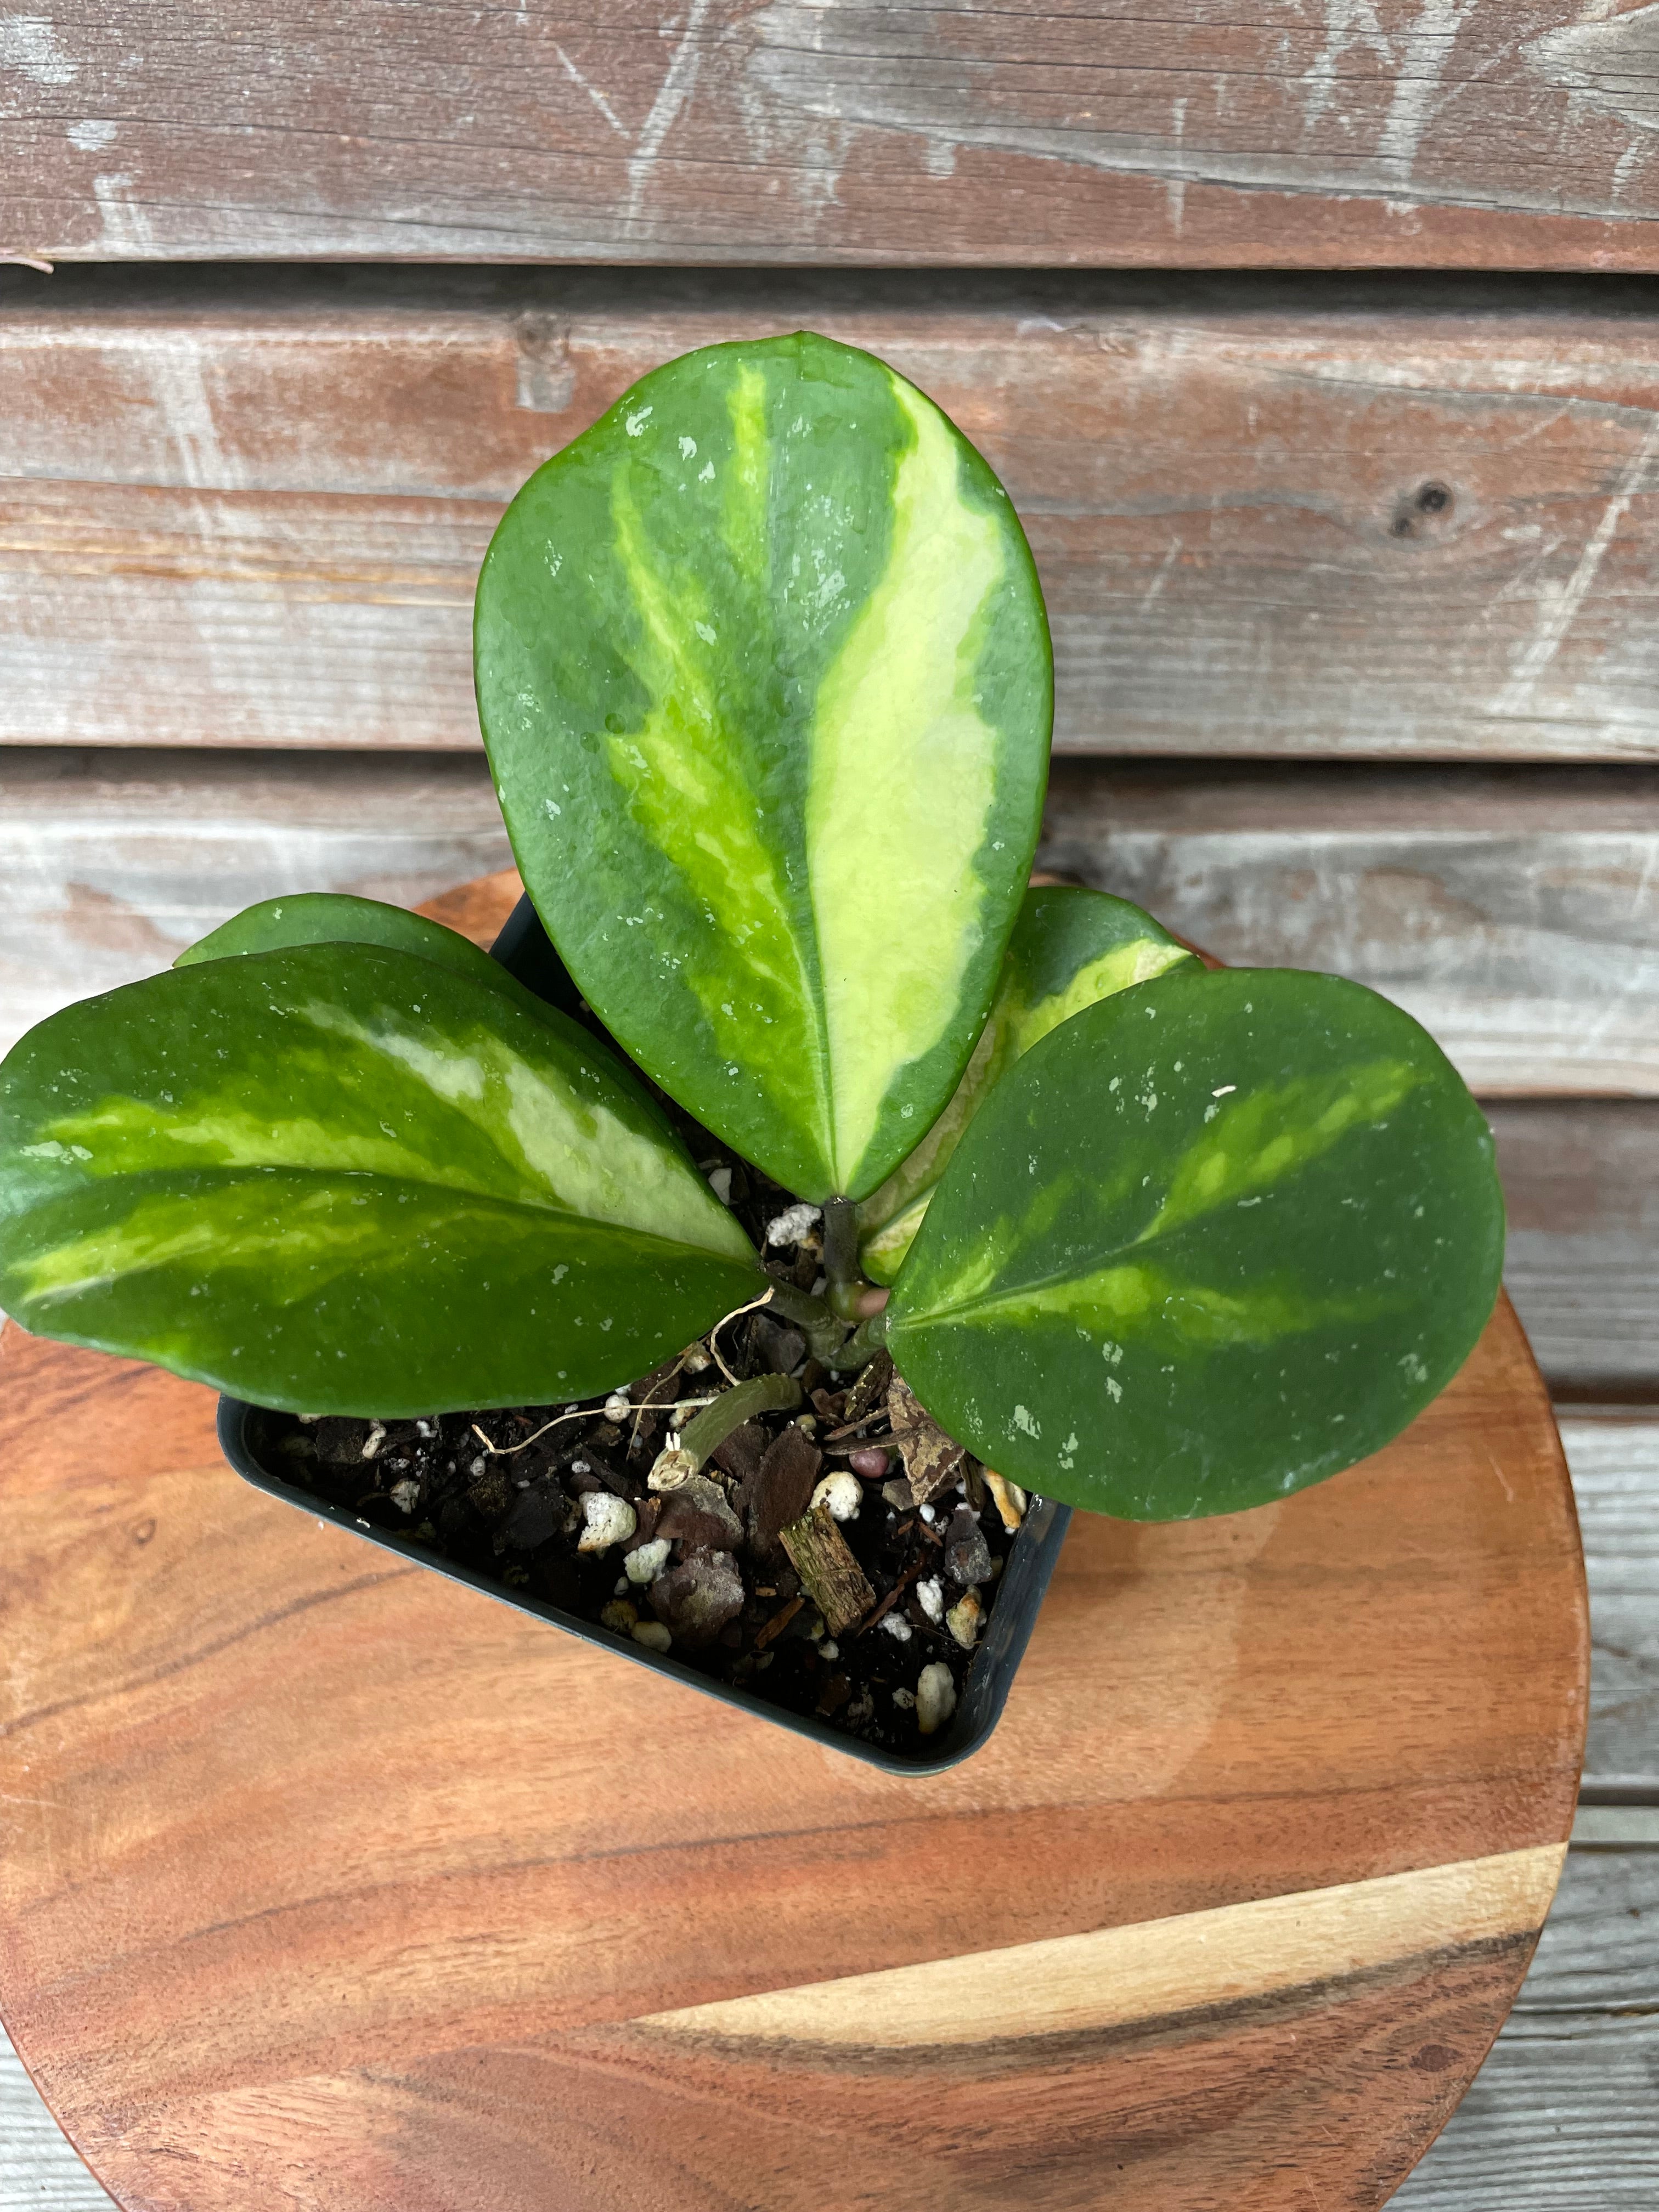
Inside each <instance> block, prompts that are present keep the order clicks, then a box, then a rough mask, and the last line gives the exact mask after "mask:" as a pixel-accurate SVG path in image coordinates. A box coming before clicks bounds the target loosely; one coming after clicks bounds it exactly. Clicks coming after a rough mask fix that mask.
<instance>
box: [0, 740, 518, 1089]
mask: <svg viewBox="0 0 1659 2212" xmlns="http://www.w3.org/2000/svg"><path fill="white" fill-rule="evenodd" d="M511 859H512V854H511V851H510V848H509V847H508V845H507V832H506V830H505V829H504V828H503V827H502V824H501V810H500V808H499V807H498V806H497V805H496V803H495V793H494V792H493V790H492V789H491V788H490V783H489V775H488V773H487V771H486V769H485V768H484V763H483V757H482V756H481V755H479V756H476V757H473V756H467V755H453V756H444V755H436V756H433V755H426V756H420V755H412V754H410V755H392V756H389V757H384V758H378V759H374V760H370V761H368V762H365V761H363V760H362V759H361V758H354V757H350V756H345V755H334V756H331V755H312V756H305V755H297V754H278V755H275V756H271V755H264V756H258V755H240V756H233V757H229V758H225V757H218V756H216V755H214V754H211V753H207V752H197V753H191V752H182V751H181V752H173V753H119V754H114V755H111V754H106V753H98V752H91V753H88V752H65V751H59V750H52V749H41V750H36V749H34V748H33V747H31V748H28V749H27V750H21V749H20V750H10V751H8V750H4V749H0V1049H4V1048H6V1047H7V1046H9V1045H10V1044H11V1043H12V1042H14V1041H15V1038H16V1037H18V1036H21V1034H22V1032H23V1030H26V1029H28V1028H30V1027H32V1026H33V1024H34V1023H35V1022H37V1021H40V1020H43V1019H44V1018H45V1017H46V1015H47V1014H49V1013H52V1012H55V1011H56V1009H57V1008H58V1006H65V1005H67V1004H68V1003H69V1002H70V1000H72V999H79V998H87V997H89V996H91V995H92V994H93V993H94V992H96V991H105V990H110V989H112V988H113V987H115V986H116V985H117V984H118V983H125V982H131V981H135V980H136V979H137V977H138V976H140V975H154V974H155V973H156V972H157V971H158V970H159V969H163V968H165V967H167V966H168V965H169V964H170V963H171V962H172V961H173V959H174V958H175V957H176V956H177V955H178V954H179V952H181V951H183V950H184V948H185V945H191V944H193V943H194V942H195V941H196V939H197V938H198V937H204V936H205V935H206V933H207V932H208V931H209V930H210V929H213V928H216V927H217V926H218V924H219V923H220V922H221V921H225V920H226V919H227V918H228V916H229V915H232V914H234V913H236V912H237V911H239V909H240V908H242V907H244V906H249V905H252V903H253V902H255V901H256V900H258V899H262V898H275V897H276V896H279V895H280V894H282V893H283V892H285V891H300V890H350V891H356V892H358V893H360V894H361V895H362V896H365V897H368V898H383V899H386V900H389V901H391V902H392V903H394V904H397V905H402V906H413V905H416V904H417V903H418V902H420V901H422V899H427V898H430V897H432V896H435V894H437V893H439V892H442V891H447V890H450V889H451V888H452V887H453V886H454V885H455V884H459V883H463V882H465V881H466V880H467V879H469V878H472V877H475V876H477V875H480V874H482V873H484V872H488V871H491V870H494V869H497V868H501V867H503V866H507V865H508V864H509V863H510V861H511Z"/></svg>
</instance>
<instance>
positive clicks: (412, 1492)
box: [392, 1474, 421, 1513]
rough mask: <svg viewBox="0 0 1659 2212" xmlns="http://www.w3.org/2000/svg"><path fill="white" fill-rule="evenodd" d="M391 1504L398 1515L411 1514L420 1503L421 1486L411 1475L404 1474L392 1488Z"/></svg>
mask: <svg viewBox="0 0 1659 2212" xmlns="http://www.w3.org/2000/svg"><path fill="white" fill-rule="evenodd" d="M420 1502H421V1486H420V1484H419V1483H418V1482H416V1480H415V1478H414V1477H413V1475H409V1474H406V1475H405V1476H404V1479H403V1480H402V1481H401V1482H394V1483H393V1484H392V1504H394V1505H395V1506H396V1507H397V1509H398V1511H399V1513H412V1512H413V1511H414V1510H415V1508H416V1506H417V1505H418V1504H420Z"/></svg>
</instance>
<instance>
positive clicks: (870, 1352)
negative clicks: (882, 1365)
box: [823, 1308, 887, 1375]
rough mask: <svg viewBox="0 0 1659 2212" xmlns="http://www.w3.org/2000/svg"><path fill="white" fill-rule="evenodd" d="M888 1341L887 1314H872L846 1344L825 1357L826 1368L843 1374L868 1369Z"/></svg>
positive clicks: (862, 1322)
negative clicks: (860, 1368) (862, 1368)
mask: <svg viewBox="0 0 1659 2212" xmlns="http://www.w3.org/2000/svg"><path fill="white" fill-rule="evenodd" d="M886 1341H887V1312H886V1309H885V1308H883V1310H881V1312H879V1313H872V1314H870V1315H868V1316H866V1318H865V1319H864V1320H863V1321H861V1322H860V1323H859V1325H858V1327H857V1328H855V1329H854V1331H853V1334H851V1336H849V1337H848V1340H847V1341H846V1343H845V1344H843V1345H842V1346H839V1347H838V1348H837V1349H836V1351H834V1352H828V1353H826V1354H825V1355H824V1356H823V1364H824V1365H825V1366H826V1367H833V1368H835V1369H836V1370H838V1371H839V1372H840V1373H842V1374H843V1375H844V1374H847V1373H848V1372H849V1371H850V1370H853V1369H854V1368H859V1367H867V1366H868V1365H869V1364H870V1362H871V1361H872V1359H873V1358H875V1356H876V1354H877V1353H878V1352H879V1351H880V1350H881V1348H882V1346H884V1344H885V1343H886Z"/></svg>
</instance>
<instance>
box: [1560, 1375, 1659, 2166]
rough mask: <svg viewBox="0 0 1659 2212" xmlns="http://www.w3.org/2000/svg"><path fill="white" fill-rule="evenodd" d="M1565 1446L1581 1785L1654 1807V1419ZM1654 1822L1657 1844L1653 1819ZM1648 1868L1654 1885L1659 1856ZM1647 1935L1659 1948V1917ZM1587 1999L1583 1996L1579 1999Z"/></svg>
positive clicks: (1657, 1500)
mask: <svg viewBox="0 0 1659 2212" xmlns="http://www.w3.org/2000/svg"><path fill="white" fill-rule="evenodd" d="M1561 1442H1562V1443H1563V1445H1564V1447H1565V1450H1566V1454H1567V1462H1568V1464H1569V1466H1570V1467H1571V1469H1572V1486H1573V1494H1574V1496H1575V1497H1576V1498H1577V1501H1578V1525H1579V1528H1580V1530H1581V1531H1582V1533H1583V1543H1584V1564H1585V1571H1586V1573H1587V1575H1588V1577H1589V1592H1590V1636H1591V1638H1592V1641H1593V1644H1594V1647H1595V1657H1594V1661H1593V1662H1592V1666H1591V1672H1590V1718H1589V1741H1588V1745H1587V1747H1586V1750H1585V1753H1584V1780H1585V1783H1586V1785H1587V1786H1588V1787H1589V1788H1590V1789H1591V1790H1593V1791H1595V1792H1596V1793H1599V1794H1601V1795H1602V1796H1619V1797H1620V1798H1628V1799H1631V1800H1632V1801H1636V1800H1640V1801H1643V1802H1646V1803H1648V1804H1650V1805H1655V1806H1659V1420H1655V1419H1646V1420H1639V1419H1626V1420H1586V1419H1569V1418H1565V1417H1564V1419H1562V1423H1561ZM1653 1819H1654V1841H1655V1843H1656V1844H1659V1814H1655V1815H1654V1816H1653ZM1654 1871H1655V1876H1656V1879H1659V1857H1656V1861H1655V1869H1654ZM1624 1932H1625V1934H1626V1936H1630V1935H1632V1934H1633V1933H1634V1931H1633V1930H1632V1929H1626V1930H1625V1931H1624ZM1651 1933H1652V1936H1653V1941H1654V1942H1656V1943H1659V1917H1656V1924H1655V1928H1654V1929H1653V1930H1652V1931H1651ZM1614 1948H1615V1949H1616V1948H1617V1945H1616V1943H1615V1945H1614ZM1557 1954H1558V1956H1559V1963H1560V1964H1561V1965H1562V1966H1563V1967H1564V1968H1565V1966H1567V1965H1568V1964H1570V1963H1571V1959H1572V1957H1573V1955H1574V1954H1573V1953H1572V1951H1571V1947H1569V1946H1568V1945H1567V1944H1566V1943H1565V1940H1564V1941H1563V1942H1562V1943H1561V1944H1559V1945H1558V1946H1557ZM1604 1963H1605V1962H1601V1961H1598V1962H1597V1963H1595V1968H1594V1970H1595V1972H1601V1971H1602V1968H1603V1965H1604ZM1586 1964H1587V1971H1589V1962H1588V1961H1587V1962H1586ZM1586 1986H1588V1985H1586ZM1585 2001H1586V1999H1585V1996H1584V1992H1583V1990H1581V1991H1580V1992H1579V1996H1578V1998H1577V2000H1575V2002H1585ZM1563 2002H1565V2000H1563ZM1608 2002H1612V1999H1611V1997H1609V1999H1608ZM1656 2140H1659V2138H1656Z"/></svg>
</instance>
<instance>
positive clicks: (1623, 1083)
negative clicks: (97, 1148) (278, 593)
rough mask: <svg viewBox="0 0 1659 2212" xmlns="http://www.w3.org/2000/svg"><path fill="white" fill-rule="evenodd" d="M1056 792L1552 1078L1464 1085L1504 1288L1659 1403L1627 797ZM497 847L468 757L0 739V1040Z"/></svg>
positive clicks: (1165, 883)
mask: <svg viewBox="0 0 1659 2212" xmlns="http://www.w3.org/2000/svg"><path fill="white" fill-rule="evenodd" d="M1050 821H1051V829H1052V831H1053V836H1052V840H1051V851H1052V853H1053V854H1054V856H1056V857H1059V858H1060V859H1062V860H1071V861H1073V862H1074V863H1076V864H1077V866H1078V867H1079V872H1082V873H1083V874H1085V876H1087V877H1088V878H1090V879H1091V880H1093V881H1097V882H1099V883H1102V884H1104V885H1105V886H1106V887H1107V888H1109V889H1111V890H1118V891H1121V892H1127V894H1129V895H1130V896H1136V897H1140V898H1144V899H1146V900H1147V901H1148V902H1150V903H1151V904H1152V907H1153V908H1154V909H1155V910H1156V911H1157V912H1158V914H1159V915H1162V916H1163V918H1164V920H1166V921H1169V922H1170V923H1171V924H1172V925H1173V926H1174V927H1176V928H1178V929H1181V930H1182V931H1183V932H1184V933H1186V934H1187V935H1188V936H1189V937H1191V938H1193V939H1195V940H1196V941H1198V942H1200V943H1203V944H1206V945H1213V946H1214V947H1216V948H1217V949H1218V951H1220V952H1221V953H1223V954H1224V955H1225V957H1228V958H1229V959H1231V960H1234V961H1237V962H1249V961H1250V960H1252V959H1257V960H1263V961H1267V962H1273V961H1282V962H1288V963H1291V964H1293V965H1303V966H1310V967H1326V968H1329V969H1334V970H1335V971H1337V972H1339V973H1345V974H1350V975H1356V976H1357V977H1358V979H1359V980H1360V981H1365V982H1368V983H1370V984H1372V985H1373V986H1374V987H1376V988H1378V989H1380V990H1382V991H1384V992H1385V993H1387V994H1388V995H1389V996H1390V997H1392V998H1395V999H1397V1000H1400V1001H1401V1003H1402V1004H1404V1005H1406V1006H1410V1007H1411V1008H1412V1010H1413V1012H1415V1013H1417V1014H1418V1015H1419V1018H1421V1019H1423V1020H1424V1021H1425V1022H1426V1023H1427V1024H1428V1026H1429V1027H1430V1029H1431V1030H1433V1031H1434V1032H1435V1033H1436V1035H1437V1036H1439V1037H1440V1039H1441V1041H1442V1042H1443V1043H1444V1044H1445V1045H1446V1047H1447V1048H1448V1049H1449V1052H1450V1053H1451V1054H1452V1057H1453V1058H1454V1059H1455V1060H1457V1061H1458V1062H1459V1064H1460V1065H1461V1066H1462V1067H1463V1069H1464V1071H1465V1073H1467V1074H1468V1075H1470V1076H1471V1077H1473V1078H1474V1079H1476V1080H1477V1081H1481V1080H1483V1079H1484V1080H1485V1081H1486V1083H1487V1085H1492V1083H1493V1081H1494V1079H1495V1080H1496V1081H1497V1083H1498V1084H1507V1085H1517V1086H1519V1085H1534V1086H1537V1087H1538V1088H1540V1089H1541V1090H1542V1091H1545V1092H1546V1093H1553V1094H1557V1095H1553V1096H1546V1097H1534V1098H1526V1097H1504V1096H1499V1097H1492V1098H1490V1099H1489V1102H1488V1109H1487V1110H1488V1113H1489V1115H1490V1116H1491V1119H1492V1123H1493V1127H1494V1128H1495V1129H1496V1131H1497V1134H1498V1156H1499V1163H1500V1165H1501V1167H1502V1170H1503V1172H1504V1182H1505V1188H1506V1190H1507V1192H1508V1195H1509V1204H1510V1249H1509V1260H1508V1271H1507V1272H1508V1281H1509V1284H1510V1291H1511V1292H1512V1294H1513V1296H1514V1297H1515V1299H1516V1304H1517V1306H1518V1307H1519V1309H1520V1311H1521V1315H1522V1319H1523V1321H1524V1322H1525V1323H1526V1326H1527V1328H1528V1331H1529V1333H1530V1334H1531V1336H1532V1340H1533V1344H1534V1350H1535V1352H1537V1354H1538V1356H1539V1358H1540V1360H1541V1364H1542V1365H1543V1367H1544V1370H1545V1373H1546V1374H1547V1376H1549V1378H1550V1383H1551V1386H1552V1388H1553V1389H1554V1390H1555V1391H1556V1392H1557V1394H1558V1395H1569V1396H1572V1397H1577V1398H1580V1399H1583V1398H1590V1399H1597V1400H1605V1399H1609V1398H1612V1399H1620V1398H1630V1397H1635V1398H1648V1397H1651V1396H1655V1395H1659V1285H1656V1278H1655V1269H1654V1265H1653V1254H1654V1250H1655V1249H1656V1240H1659V1102H1656V1101H1655V1100H1654V1099H1653V1098H1652V1097H1651V1096H1649V1097H1639V1098H1636V1099H1633V1100H1629V1101H1626V1100H1622V1099H1598V1098H1594V1097H1584V1096H1583V1095H1582V1094H1583V1092H1584V1091H1589V1090H1592V1089H1593V1088H1595V1086H1596V1085H1598V1084H1601V1085H1606V1084H1607V1083H1609V1082H1612V1083H1613V1084H1616V1085H1619V1086H1620V1087H1621V1088H1624V1089H1626V1090H1629V1091H1640V1092H1647V1093H1650V1094H1651V1093H1652V1092H1653V1091H1655V1090H1656V1089H1659V1083H1656V1073H1659V1068H1656V1060H1655V1051H1656V1042H1655V1041H1656V1038H1659V966H1656V953H1655V951H1654V945H1655V941H1656V936H1659V915H1656V912H1655V908H1654V886H1655V884H1656V883H1659V820H1656V805H1655V801H1654V800H1653V799H1651V798H1650V797H1649V796H1648V795H1647V793H1646V789H1645V787H1644V786H1642V785H1639V784H1636V785H1632V783H1631V782H1630V781H1629V779H1628V777H1627V776H1626V775H1624V774H1623V773H1621V772H1602V771H1595V772H1591V773H1589V775H1586V774H1584V773H1583V772H1574V773H1573V774H1571V775H1565V774H1561V773H1552V774H1550V775H1541V776H1539V777H1536V778H1533V777H1530V776H1528V777H1526V778H1524V779H1523V778H1522V777H1519V776H1516V775H1509V776H1507V777H1505V778H1504V779H1500V780H1498V781H1496V782H1494V781H1492V779H1490V778H1487V777H1485V776H1483V775H1477V774H1468V773H1459V774H1457V775H1453V774H1450V773H1447V772H1441V773H1439V774H1436V775H1419V774H1416V773H1410V772H1406V771H1401V770H1386V771H1370V770H1367V771H1364V772H1362V771H1358V770H1355V769H1348V770H1338V771H1334V772H1331V773H1329V774H1327V775H1318V774H1316V773H1315V772H1313V771H1310V770H1298V771H1297V772H1295V773H1294V774H1284V775H1280V774H1277V773H1274V772H1264V771H1255V772H1249V773H1246V772H1243V771H1241V770H1237V769H1232V770H1226V771H1219V770H1218V771H1214V772H1210V773H1206V774H1200V773H1197V772H1189V771H1188V770H1186V769H1164V770H1160V771H1156V772H1155V771H1152V770H1150V769H1147V770H1135V771H1133V773H1130V772H1128V771H1122V770H1121V771H1109V770H1107V769H1103V768H1091V769H1088V770H1084V769H1081V768H1079V769H1078V770H1077V771H1076V774H1075V775H1073V773H1072V772H1071V771H1069V770H1065V769H1062V771H1061V772H1060V774H1059V775H1057V777H1056V780H1055V800H1054V807H1053V809H1052V810H1051V816H1050ZM1068 825H1070V826H1068ZM510 858H511V855H510V854H509V851H508V848H507V840H506V836H505V834H504V832H503V830H502V829H501V821H500V817H499V814H498V811H497V809H496V805H495V797H494V794H493V793H492V792H491V790H490V787H489V779H488V776H487V775H485V773H484V769H483V763H482V761H481V760H480V759H479V758H477V757H476V756H467V755H452V756H434V755H428V756H424V757H411V756H374V757H369V758H367V759H366V758H364V757H362V756H350V755H332V756H325V755H296V754H240V755H232V756H219V757H216V756H214V755H211V754H207V753H200V752H185V751H178V752H169V753H143V752H121V753H114V754H112V753H108V752H104V751H101V750H80V751H65V750H56V749H51V748H40V749H35V748H27V749H22V748H20V749H16V750H11V751H6V750H3V749H0V1048H3V1047H4V1046H5V1045H7V1044H9V1043H10V1042H12V1041H13V1039H14V1038H15V1036H18V1035H20V1034H21V1031H22V1030H24V1029H26V1028H27V1027H29V1026H30V1025H31V1024H33V1022H35V1021H38V1020H40V1019H42V1018H45V1016H46V1014H48V1013H50V1012H53V1011H54V1010H55V1009H56V1008H57V1007H58V1006H63V1005H66V1004H67V1003H68V1002H69V1001H70V1000H72V999H76V998H83V997H87V996H89V995H90V994H93V993H94V992H95V991H100V990H107V989H110V988H112V987H114V986H115V985H117V984H118V983H123V982H127V981H132V980H134V979H135V978H137V976H139V975H149V974H153V973H155V971H156V970H157V969H161V968H163V967H165V966H166V965H167V963H169V962H170V961H171V960H172V959H173V957H174V955H175V954H176V953H177V952H179V951H181V950H182V949H183V947H184V946H185V945H187V944H190V943H191V942H192V941H193V939H196V938H197V937H199V936H202V935H204V934H205V933H206V932H207V931H208V930H209V929H210V928H212V927H215V926H216V924H217V923H218V922H220V921H222V920H224V919H225V918H226V916H227V915H230V914H232V913H234V912H235V911H236V910H237V909H238V908H240V907H242V906H245V905H247V904H249V903H251V902H252V901H253V900H255V899H258V898H266V897H276V896H279V895H281V894H282V893H284V892H289V891H295V890H356V891H359V892H362V893H365V894H367V895H368V896H371V897H383V898H390V899H392V900H397V901H403V902H414V901H416V900H417V899H420V898H422V896H427V897H429V896H432V895H433V894H434V893H435V892H437V891H439V890H443V889H446V888H447V886H449V885H450V884H455V883H457V882H458V881H459V880H461V879H464V878H467V877H469V876H471V875H472V874H473V873H475V872H477V871H478V870H480V869H490V868H497V867H501V866H507V864H508V862H509V861H510ZM499 903H500V900H499V897H497V899H496V901H495V904H496V905H499ZM492 911H493V909H492ZM450 918H451V919H453V920H454V921H455V922H456V924H457V926H458V927H466V926H467V916H466V915H465V914H464V913H459V912H458V913H457V914H455V915H453V916H452V917H450ZM477 929H478V933H479V934H480V935H481V936H482V937H483V939H484V940H485V941H486V942H487V941H488V939H489V936H490V935H491V934H493V921H492V917H491V915H483V917H482V919H480V920H479V921H478V924H477ZM1574 1094H1580V1095H1574Z"/></svg>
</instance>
